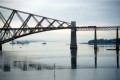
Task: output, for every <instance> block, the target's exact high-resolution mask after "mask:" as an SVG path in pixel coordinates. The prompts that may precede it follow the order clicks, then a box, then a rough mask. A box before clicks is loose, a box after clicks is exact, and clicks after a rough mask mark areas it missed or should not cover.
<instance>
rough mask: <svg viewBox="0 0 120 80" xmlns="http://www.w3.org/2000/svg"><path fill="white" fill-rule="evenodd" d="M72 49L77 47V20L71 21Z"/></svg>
mask: <svg viewBox="0 0 120 80" xmlns="http://www.w3.org/2000/svg"><path fill="white" fill-rule="evenodd" d="M70 49H77V38H76V22H75V21H72V22H71V44H70Z"/></svg>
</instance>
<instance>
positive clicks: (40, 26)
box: [0, 6, 120, 69]
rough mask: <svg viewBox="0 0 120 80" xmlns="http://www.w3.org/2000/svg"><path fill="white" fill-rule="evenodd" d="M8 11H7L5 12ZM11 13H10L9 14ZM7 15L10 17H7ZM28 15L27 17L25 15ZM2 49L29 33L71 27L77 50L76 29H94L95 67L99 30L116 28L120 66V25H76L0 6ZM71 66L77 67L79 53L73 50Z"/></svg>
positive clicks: (0, 44) (72, 41) (73, 42)
mask: <svg viewBox="0 0 120 80" xmlns="http://www.w3.org/2000/svg"><path fill="white" fill-rule="evenodd" d="M5 11H6V12H5ZM8 13H10V15H9V14H8ZM5 15H7V16H8V17H7V18H5V17H6V16H5ZM25 16H26V17H25ZM16 18H18V19H19V22H20V23H21V24H19V26H18V25H17V26H12V24H17V22H16ZM31 19H32V21H34V22H35V25H34V26H32V27H31V26H30V25H28V23H29V22H30V21H31ZM0 20H1V21H0V51H2V44H4V43H7V42H9V41H12V40H15V39H17V38H20V37H24V36H27V35H31V34H35V33H39V32H44V31H51V30H59V29H71V44H70V49H71V50H73V49H75V50H77V40H76V31H94V51H95V68H97V31H103V30H104V31H106V30H116V49H115V50H116V59H117V68H119V43H118V34H119V33H118V31H119V30H120V26H76V22H75V21H72V22H71V23H69V22H66V21H61V20H57V19H53V18H49V17H45V16H39V15H36V14H32V13H28V12H24V11H19V10H15V9H11V8H7V7H3V6H0ZM71 52H72V53H71V57H72V58H71V68H72V69H76V65H77V64H76V63H77V62H76V56H77V53H75V52H73V51H71Z"/></svg>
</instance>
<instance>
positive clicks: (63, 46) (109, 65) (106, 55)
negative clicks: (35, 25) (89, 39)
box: [0, 42, 120, 80]
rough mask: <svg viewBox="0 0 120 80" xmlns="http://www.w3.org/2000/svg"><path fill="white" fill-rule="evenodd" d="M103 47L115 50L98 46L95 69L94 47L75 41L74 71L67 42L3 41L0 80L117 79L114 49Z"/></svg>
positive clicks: (112, 47)
mask: <svg viewBox="0 0 120 80" xmlns="http://www.w3.org/2000/svg"><path fill="white" fill-rule="evenodd" d="M107 49H115V45H99V46H98V51H97V54H98V55H97V56H98V60H97V65H98V68H97V69H95V68H94V65H95V64H94V46H93V45H88V44H78V49H77V69H75V70H74V69H71V50H70V45H69V44H68V43H65V42H47V44H43V43H42V42H38V43H30V44H25V45H17V44H15V45H11V44H10V43H7V44H4V45H3V51H2V52H1V56H0V80H54V79H55V80H61V79H62V80H119V79H120V77H119V76H120V69H117V68H116V67H117V64H116V51H113V50H107ZM4 65H9V66H10V71H7V72H6V71H4V70H3V66H4ZM54 76H55V77H54Z"/></svg>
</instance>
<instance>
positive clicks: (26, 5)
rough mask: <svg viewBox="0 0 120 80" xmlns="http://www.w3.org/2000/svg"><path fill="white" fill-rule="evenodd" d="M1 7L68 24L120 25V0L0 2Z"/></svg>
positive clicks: (9, 0) (17, 0)
mask: <svg viewBox="0 0 120 80" xmlns="http://www.w3.org/2000/svg"><path fill="white" fill-rule="evenodd" d="M0 6H5V7H10V8H14V9H18V10H22V11H26V12H30V13H34V14H38V15H42V16H47V17H51V18H55V19H59V20H63V21H67V22H71V21H76V22H77V25H96V26H97V25H98V26H99V25H120V0H0ZM56 32H57V31H56ZM62 32H64V31H62ZM52 33H53V34H54V32H52ZM52 33H51V34H52ZM69 33H70V32H68V33H67V32H66V33H64V34H66V35H67V34H68V35H70V34H69ZM78 33H79V32H78ZM58 34H61V31H58ZM81 34H83V33H81ZM85 34H87V33H85ZM85 34H83V35H85ZM111 34H112V32H111ZM39 35H41V34H39ZM78 35H79V34H78ZM46 36H47V35H46ZM86 36H87V35H86ZM111 36H112V35H111ZM62 38H63V37H62Z"/></svg>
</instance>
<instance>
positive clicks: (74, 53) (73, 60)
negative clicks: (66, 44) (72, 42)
mask: <svg viewBox="0 0 120 80" xmlns="http://www.w3.org/2000/svg"><path fill="white" fill-rule="evenodd" d="M71 68H72V69H76V68H77V49H71Z"/></svg>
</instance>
